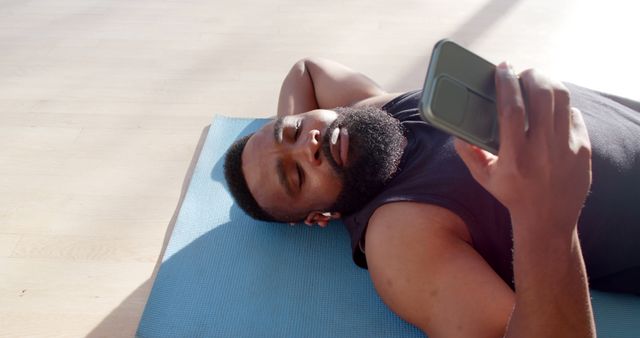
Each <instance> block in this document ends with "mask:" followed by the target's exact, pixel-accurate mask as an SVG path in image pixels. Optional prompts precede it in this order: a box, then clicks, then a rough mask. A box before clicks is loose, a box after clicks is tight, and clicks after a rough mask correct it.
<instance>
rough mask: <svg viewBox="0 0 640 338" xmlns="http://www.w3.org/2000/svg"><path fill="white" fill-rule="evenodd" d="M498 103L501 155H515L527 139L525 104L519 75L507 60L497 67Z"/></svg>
mask: <svg viewBox="0 0 640 338" xmlns="http://www.w3.org/2000/svg"><path fill="white" fill-rule="evenodd" d="M495 81H496V101H497V102H496V105H497V109H498V121H499V124H500V151H499V154H498V155H499V156H500V157H504V156H508V157H510V156H514V155H516V154H518V153H519V151H520V149H521V147H522V145H523V143H524V141H525V137H526V136H525V130H524V129H525V118H526V117H525V106H524V100H523V98H522V90H521V88H520V82H519V80H518V76H517V75H516V73H515V72H514V71H513V69H512V68H511V66H509V65H508V64H507V63H506V62H503V63H501V64H500V65H498V67H497V68H496V75H495Z"/></svg>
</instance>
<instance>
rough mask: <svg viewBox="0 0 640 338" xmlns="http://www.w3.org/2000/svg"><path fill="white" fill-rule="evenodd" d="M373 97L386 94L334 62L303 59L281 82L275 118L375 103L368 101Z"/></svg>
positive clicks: (375, 85) (365, 78) (369, 81)
mask: <svg viewBox="0 0 640 338" xmlns="http://www.w3.org/2000/svg"><path fill="white" fill-rule="evenodd" d="M376 97H383V98H387V97H390V95H389V94H388V93H387V92H385V91H384V90H383V89H382V88H380V86H378V85H377V84H376V83H375V82H373V80H371V79H370V78H368V77H367V76H365V75H363V74H361V73H358V72H356V71H354V70H352V69H350V68H348V67H346V66H343V65H341V64H339V63H337V62H333V61H330V60H326V59H321V58H305V59H302V60H300V61H298V62H296V64H295V65H293V67H292V68H291V70H290V71H289V74H287V76H286V77H285V79H284V82H283V83H282V87H281V89H280V97H279V99H278V116H285V115H293V114H300V113H304V112H307V111H310V110H314V109H331V108H335V107H345V106H351V105H354V104H357V103H358V102H360V101H363V100H369V102H372V104H376V103H377V102H374V101H375V100H371V99H372V98H376ZM389 99H390V98H389ZM389 99H387V101H388V100H389ZM385 102H386V101H385Z"/></svg>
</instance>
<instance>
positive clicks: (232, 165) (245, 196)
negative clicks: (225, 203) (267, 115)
mask: <svg viewBox="0 0 640 338" xmlns="http://www.w3.org/2000/svg"><path fill="white" fill-rule="evenodd" d="M251 135H253V134H249V135H247V136H244V137H241V138H239V139H237V140H236V141H235V142H233V144H232V145H231V147H229V150H227V155H226V156H225V160H224V177H225V179H226V180H227V186H228V187H229V191H230V192H231V196H233V199H235V200H236V203H237V204H238V206H240V208H241V209H242V210H244V212H246V213H247V214H248V215H249V216H251V217H252V218H254V219H257V220H261V221H269V222H272V221H275V218H274V217H273V216H271V215H269V213H267V212H266V211H265V210H264V209H262V207H260V205H258V202H256V199H255V198H253V195H252V194H251V191H249V186H248V185H247V181H246V180H245V178H244V172H243V171H242V151H243V150H244V147H245V146H246V145H247V141H249V138H250V137H251Z"/></svg>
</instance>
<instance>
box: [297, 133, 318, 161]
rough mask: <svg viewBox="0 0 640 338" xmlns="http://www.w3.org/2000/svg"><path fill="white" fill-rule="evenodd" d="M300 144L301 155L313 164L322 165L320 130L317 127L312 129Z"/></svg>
mask: <svg viewBox="0 0 640 338" xmlns="http://www.w3.org/2000/svg"><path fill="white" fill-rule="evenodd" d="M301 141H302V142H301V143H300V145H299V148H298V149H299V153H300V154H299V155H300V156H301V157H302V159H303V160H306V161H307V162H308V163H310V164H311V165H320V164H321V163H322V162H321V161H320V146H321V144H320V131H319V130H317V129H312V130H310V131H309V132H308V133H307V135H306V139H304V140H301Z"/></svg>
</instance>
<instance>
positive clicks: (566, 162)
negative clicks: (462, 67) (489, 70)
mask: <svg viewBox="0 0 640 338" xmlns="http://www.w3.org/2000/svg"><path fill="white" fill-rule="evenodd" d="M495 77H496V92H497V107H498V115H499V121H500V150H499V152H498V156H494V155H491V154H489V153H487V152H485V151H483V150H480V149H479V148H477V147H474V146H470V145H468V144H466V143H464V142H462V141H459V140H456V150H457V151H458V154H460V157H462V159H463V161H464V162H465V163H466V165H467V167H468V168H469V170H470V171H471V174H472V175H473V177H474V178H475V179H476V180H477V181H478V182H479V183H480V184H481V185H482V186H483V187H484V188H485V189H487V190H488V191H489V192H490V193H491V194H493V195H494V196H495V197H496V198H497V199H498V200H499V201H500V202H501V203H502V204H504V205H505V206H506V207H507V208H508V209H509V212H510V214H511V222H512V228H513V270H514V281H515V288H516V294H515V306H514V310H513V313H512V315H511V318H510V320H509V324H508V327H507V332H506V335H505V337H594V336H595V326H594V320H593V313H592V310H591V303H590V299H589V289H588V286H587V275H586V269H585V266H584V260H583V258H582V251H581V248H580V242H579V240H578V233H577V222H578V217H579V215H580V210H581V209H582V205H583V203H584V199H585V196H586V194H587V191H588V190H589V186H590V184H591V145H590V142H589V136H588V134H587V129H586V126H585V124H584V121H583V119H582V115H581V113H580V111H578V110H577V109H574V108H571V106H570V101H569V93H568V91H567V89H566V88H564V86H563V85H562V84H560V83H556V82H554V81H551V80H549V79H547V78H545V77H543V76H542V75H540V74H538V73H536V72H534V71H526V72H524V73H522V74H520V79H518V77H517V76H516V75H515V73H514V72H513V70H512V69H511V68H510V67H509V66H507V65H506V64H504V63H503V64H501V65H500V66H498V68H497V70H496V76H495ZM521 84H522V86H521ZM527 117H528V121H529V128H528V130H525V125H526V124H525V119H526V118H527Z"/></svg>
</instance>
